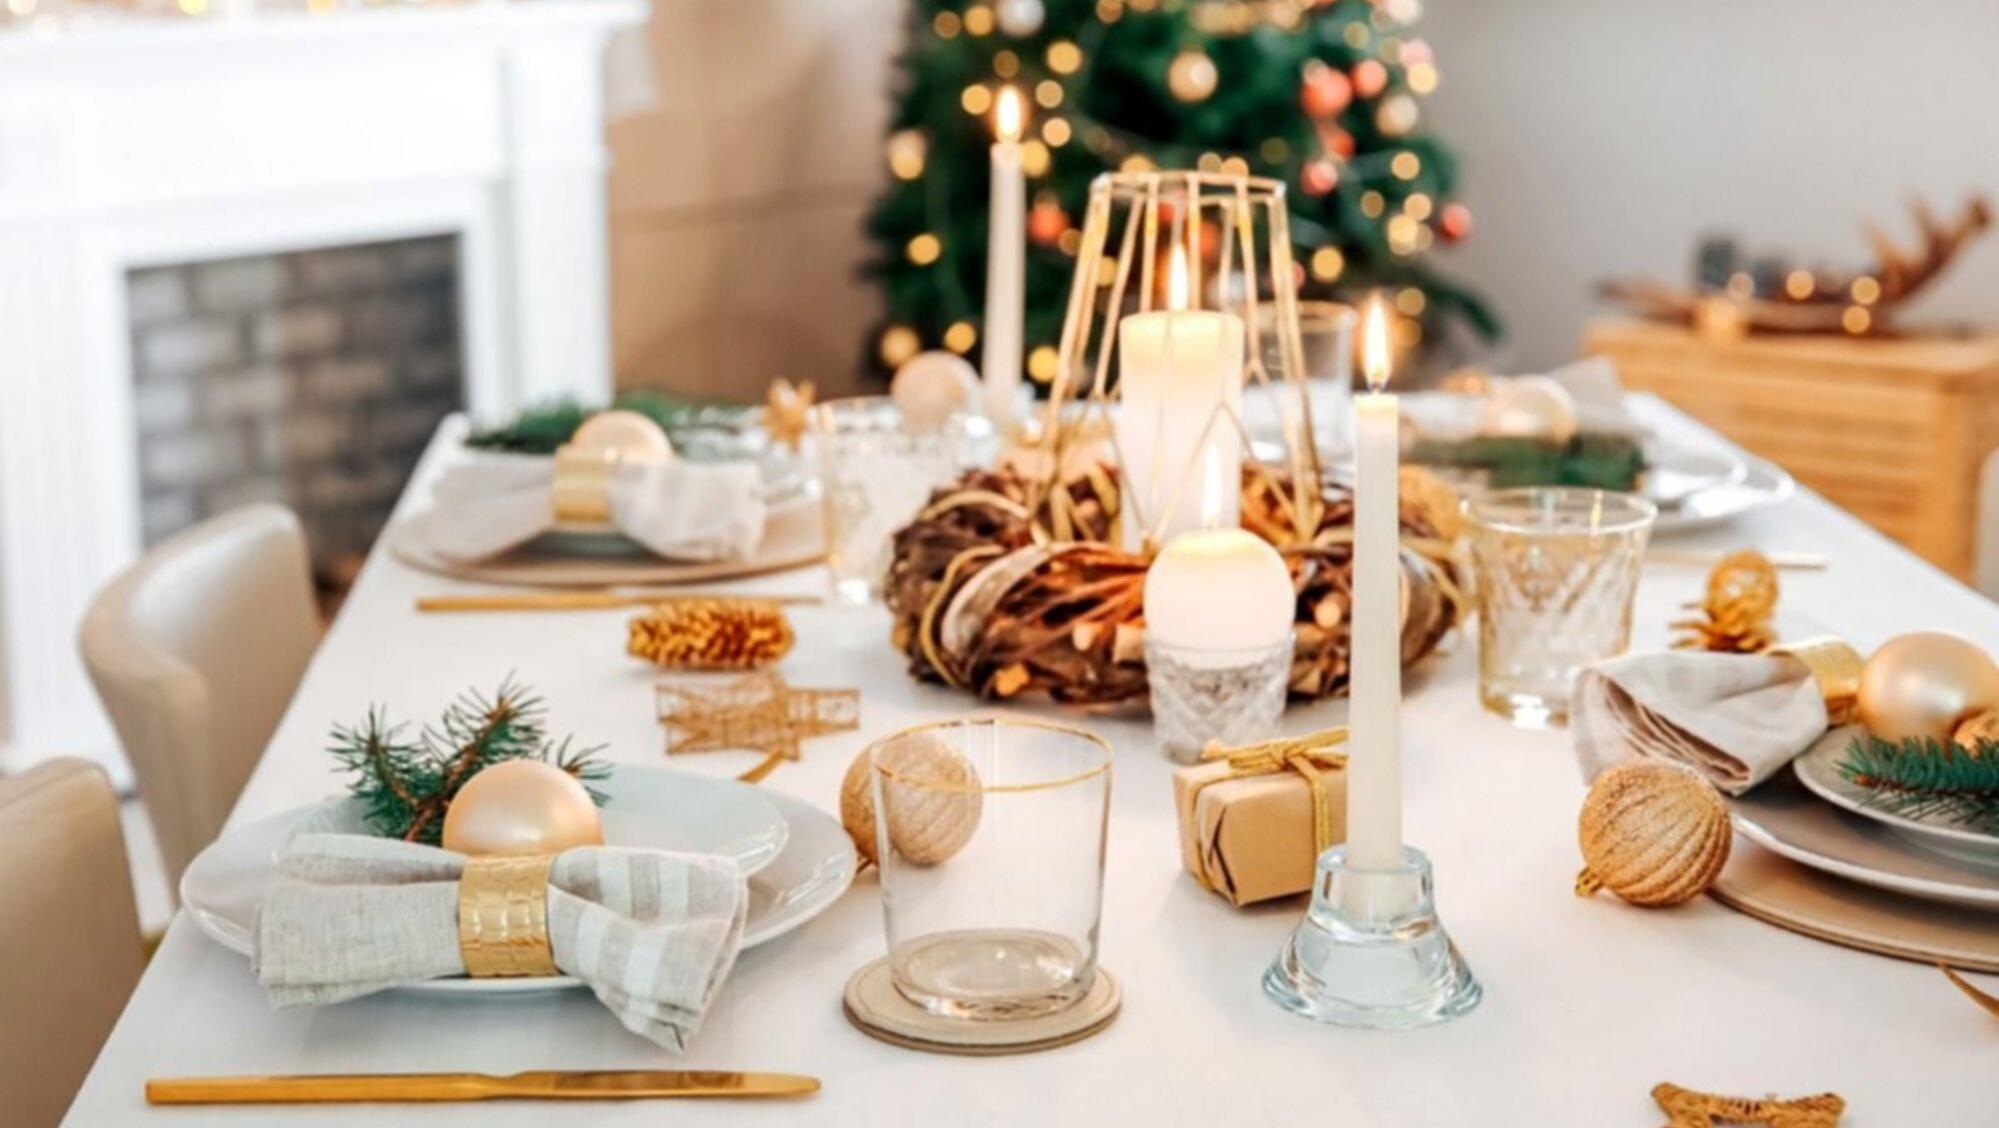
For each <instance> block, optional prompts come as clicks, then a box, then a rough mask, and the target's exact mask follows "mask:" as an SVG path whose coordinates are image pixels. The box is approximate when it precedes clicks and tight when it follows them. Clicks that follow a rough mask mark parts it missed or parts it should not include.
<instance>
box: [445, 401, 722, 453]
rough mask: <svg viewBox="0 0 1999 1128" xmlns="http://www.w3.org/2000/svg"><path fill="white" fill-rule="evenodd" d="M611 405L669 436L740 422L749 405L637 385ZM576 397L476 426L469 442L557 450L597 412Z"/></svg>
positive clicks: (529, 450)
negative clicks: (508, 420)
mask: <svg viewBox="0 0 1999 1128" xmlns="http://www.w3.org/2000/svg"><path fill="white" fill-rule="evenodd" d="M611 407H612V408H615V409H618V410H621V411H636V412H638V413H639V414H640V415H644V416H646V417H647V418H649V419H651V420H652V421H653V422H655V423H657V424H659V425H660V428H661V429H662V430H664V431H665V432H666V434H667V437H668V438H672V437H673V436H674V434H675V432H681V431H687V430H691V429H694V428H697V427H716V428H730V427H739V426H742V425H743V423H744V422H745V421H746V420H747V419H748V418H749V413H750V409H749V408H746V407H741V406H737V405H734V404H718V403H704V402H701V401H699V400H689V399H681V398H679V397H676V396H671V395H667V394H665V393H662V392H655V391H646V390H643V389H641V390H636V391H626V392H619V393H618V395H617V397H616V398H614V399H613V400H612V401H611ZM598 410H600V409H597V408H586V407H584V406H582V405H581V404H578V403H576V402H574V401H567V400H566V401H562V402H559V403H552V404H548V405H545V406H543V407H536V408H530V409H528V410H527V411H524V412H522V413H521V414H520V416H519V417H518V418H516V419H515V420H514V421H513V422H511V423H508V424H506V425H504V426H501V427H493V428H489V429H487V430H483V431H475V432H473V434H472V437H470V438H468V439H466V440H465V445H466V446H469V447H476V448H478V449H480V450H507V451H514V452H516V453H519V454H554V453H555V451H556V448H557V447H560V446H561V445H562V444H564V443H566V442H568V441H569V440H570V437H571V436H573V435H575V434H576V428H578V427H581V426H582V425H583V421H584V420H585V419H588V418H590V417H591V416H592V415H595V414H597V412H598Z"/></svg>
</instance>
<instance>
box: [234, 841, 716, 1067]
mask: <svg viewBox="0 0 1999 1128" xmlns="http://www.w3.org/2000/svg"><path fill="white" fill-rule="evenodd" d="M464 867H465V858H464V856H463V855H461V854H456V853H453V852H451V851H448V850H440V849H438V848H436V847H434V846H419V845H416V844H414V843H409V842H400V841H397V840H395V839H388V838H374V837H369V836H366V835H358V834H302V835H300V836H298V837H297V838H295V839H293V840H292V842H291V844H290V845H289V846H287V847H286V849H285V852H284V854H283V855H282V856H281V857H280V858H279V859H278V879H277V881H276V883H275V884H274V885H273V886H272V888H271V891H270V892H269V894H268V895H267V896H266V897H265V899H264V904H263V907H262V908H261V910H259V912H258V916H257V928H256V932H257V946H256V955H255V959H254V962H255V965H256V971H257V980H258V982H260V983H261V984H263V987H264V993H265V995H266V997H268V998H269V999H270V1000H271V1002H272V1004H273V1005H275V1006H278V1007H298V1006H316V1005H319V1004H322V1003H335V1002H340V1001H342V1000H344V999H352V998H356V997H358V996H361V995H366V994H370V993H372V992H375V991H380V990H382V989H384V988H387V987H392V986H396V985H398V984H404V983H415V982H420V981H422V980H426V979H438V978H444V977H447V976H454V975H463V974H465V961H464V958H463V957H462V956H461V955H460V954H459V947H458V876H459V874H460V873H461V872H462V871H463V870H464ZM748 910H749V893H748V890H747V888H746V886H745V885H744V882H743V877H742V874H741V872H740V871H739V870H738V869H737V867H736V863H735V861H734V860H733V859H730V858H727V857H719V856H708V855H697V854H670V853H666V852H664V851H657V850H630V849H618V848H616V847H605V846H593V847H581V848H578V849H574V850H568V851H565V852H563V853H562V854H559V855H557V856H556V858H555V862H554V866H553V867H552V869H551V871H550V873H549V883H548V937H549V945H550V947H551V948H552V949H553V952H554V957H555V964H556V966H557V967H559V968H561V969H562V971H564V972H565V973H567V974H569V975H573V976H576V977H577V978H578V979H581V980H583V981H584V982H585V983H588V984H589V985H590V990H592V991H593V992H595V993H596V995H597V998H598V999H600V1000H602V1002H603V1003H604V1005H605V1006H606V1007H609V1008H610V1009H611V1012H612V1013H613V1014H616V1015H617V1016H618V1021H620V1022H622V1023H624V1024H625V1026H626V1028H627V1029H629V1030H631V1031H632V1032H634V1033H636V1034H639V1035H642V1036H644V1037H646V1038H650V1039H652V1040H653V1041H654V1042H657V1043H659V1044H660V1045H661V1046H664V1047H666V1048H667V1049H669V1050H673V1051H676V1052H678V1051H682V1050H685V1049H686V1048H687V1041H688V1039H690V1038H692V1037H693V1036H694V1032H695V1031H696V1030H697V1029H698V1028H699V1027H700V1025H701V1018H702V1016H703V1015H704V1014H706V1013H707V1010H708V1004H709V1003H710V1002H712V1001H713V1000H714V998H715V993H716V992H717V991H718V990H719V989H720V988H721V986H722V981H723V980H724V979H726V978H728V975H729V969H730V968H731V967H733V966H734V964H735V961H736V951H737V948H738V947H739V946H740V945H741V943H742V939H743V922H744V919H745V916H746V914H747V913H748Z"/></svg>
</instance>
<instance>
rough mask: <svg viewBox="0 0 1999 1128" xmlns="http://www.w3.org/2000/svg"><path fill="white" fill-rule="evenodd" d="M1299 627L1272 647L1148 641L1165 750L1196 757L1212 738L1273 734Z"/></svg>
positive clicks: (1156, 720) (1185, 758) (1227, 740)
mask: <svg viewBox="0 0 1999 1128" xmlns="http://www.w3.org/2000/svg"><path fill="white" fill-rule="evenodd" d="M1293 635H1294V632H1291V631H1286V632H1284V638H1283V639H1282V640H1281V641H1279V642H1276V643H1273V644H1271V645H1269V646H1260V647H1248V648H1227V647H1205V646H1183V645H1178V644H1175V643H1168V642H1164V641H1161V640H1159V639H1157V638H1153V637H1151V636H1150V635H1148V636H1147V638H1146V640H1145V680H1146V684H1147V686H1148V687H1149V688H1150V689H1151V691H1152V731H1153V733H1154V735H1156V736H1157V737H1158V739H1159V750H1160V751H1161V752H1163V753H1165V755H1166V756H1167V758H1168V759H1171V760H1175V761H1177V762H1179V763H1182V764H1192V763H1197V762H1198V761H1199V760H1200V758H1201V751H1202V750H1203V749H1204V748H1206V747H1207V746H1208V744H1209V743H1210V742H1219V743H1221V744H1224V745H1237V744H1250V743H1254V742H1255V741H1259V740H1267V739H1269V738H1270V735H1271V733H1272V732H1273V731H1274V730H1275V728H1276V727H1277V720H1278V718H1279V717H1281V716H1283V715H1284V699H1285V695H1286V694H1287V693H1288V692H1289V689H1290V683H1291V656H1292V649H1293V645H1292V642H1293Z"/></svg>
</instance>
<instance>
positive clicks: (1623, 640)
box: [1465, 487, 1659, 728]
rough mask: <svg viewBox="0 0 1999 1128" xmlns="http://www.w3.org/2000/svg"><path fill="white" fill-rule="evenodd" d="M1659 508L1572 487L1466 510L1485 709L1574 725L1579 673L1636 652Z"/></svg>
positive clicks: (1487, 499) (1497, 498)
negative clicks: (1642, 578) (1638, 599)
mask: <svg viewBox="0 0 1999 1128" xmlns="http://www.w3.org/2000/svg"><path fill="white" fill-rule="evenodd" d="M1658 512H1659V510H1658V507H1657V506H1655V505H1653V504H1652V503H1651V502H1649V501H1647V500H1645V499H1644V498H1642V497H1637V496H1634V495H1631V494H1621V493H1610V492H1607V491H1604V490H1589V489H1572V488H1567V487H1534V488H1530V489H1516V490H1497V491H1494V492H1492V493H1488V494H1485V495H1484V496H1482V497H1476V498H1473V499H1471V500H1469V501H1467V502H1466V503H1465V515H1466V516H1467V517H1468V518H1469V519H1470V524H1471V559H1472V572H1473V587H1474V604H1475V606H1476V608H1477V612H1478V693H1479V700H1480V701H1482V702H1483V703H1484V704H1485V707H1486V708H1488V709H1490V710H1492V711H1493V712H1495V713H1498V714H1499V715H1501V716H1503V717H1506V718H1507V719H1509V720H1511V721H1512V722H1514V723H1515V724H1518V725H1521V726H1523V727H1536V728H1538V727H1544V726H1547V725H1559V724H1566V723H1567V722H1568V712H1569V693H1570V690H1571V689H1572V688H1573V687H1574V685H1575V680H1576V675H1577V674H1578V673H1579V672H1581V670H1582V669H1583V667H1585V666H1589V665H1592V664H1594V663H1596V662H1601V661H1603V660H1604V659H1606V658H1612V657H1615V656H1617V655H1619V654H1622V653H1623V652H1624V650H1625V648H1626V647H1627V646H1629V645H1630V642H1631V601H1632V596H1633V595H1634V594H1635V593H1636V592H1637V590H1638V573H1639V571H1640V570H1641V568H1642V566H1643V563H1644V556H1645V542H1646V540H1647V539H1648V537H1649V536H1650V534H1651V531H1652V522H1653V519H1654V518H1656V517H1657V516H1658Z"/></svg>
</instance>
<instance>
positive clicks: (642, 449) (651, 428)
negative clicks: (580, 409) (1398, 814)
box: [569, 408, 673, 462]
mask: <svg viewBox="0 0 1999 1128" xmlns="http://www.w3.org/2000/svg"><path fill="white" fill-rule="evenodd" d="M569 445H570V447H571V448H573V449H575V450H578V451H583V452H585V453H599V454H604V455H607V456H610V457H613V458H616V459H617V460H618V461H619V462H668V461H671V460H672V458H673V444H672V443H670V442H668V441H667V438H666V431H665V430H664V429H662V428H661V427H660V425H659V424H658V423H655V422H653V420H652V419H651V417H649V416H645V415H641V414H639V413H638V412H636V411H626V410H624V409H622V408H615V409H613V410H610V411H600V412H598V413H597V414H595V415H592V416H591V417H590V418H588V419H585V420H584V421H583V425H582V426H581V427H578V428H576V434H574V435H572V436H571V437H570V439H569Z"/></svg>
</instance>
